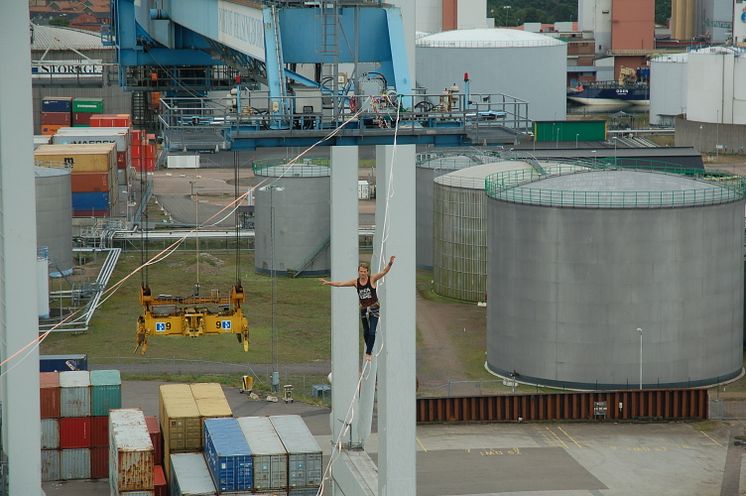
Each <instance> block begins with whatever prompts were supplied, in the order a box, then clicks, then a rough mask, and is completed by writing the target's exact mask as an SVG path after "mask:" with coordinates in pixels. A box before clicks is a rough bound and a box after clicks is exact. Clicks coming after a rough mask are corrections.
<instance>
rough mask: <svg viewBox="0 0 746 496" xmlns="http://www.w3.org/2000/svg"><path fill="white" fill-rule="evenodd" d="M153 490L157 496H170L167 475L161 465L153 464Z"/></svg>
mask: <svg viewBox="0 0 746 496" xmlns="http://www.w3.org/2000/svg"><path fill="white" fill-rule="evenodd" d="M153 492H154V493H155V496H168V485H167V484H166V475H165V474H164V473H163V467H162V466H161V465H155V466H153Z"/></svg>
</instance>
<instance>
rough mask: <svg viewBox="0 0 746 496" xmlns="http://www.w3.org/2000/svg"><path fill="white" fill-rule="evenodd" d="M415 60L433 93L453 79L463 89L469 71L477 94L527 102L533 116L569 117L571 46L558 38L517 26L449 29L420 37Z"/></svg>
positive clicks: (425, 85)
mask: <svg viewBox="0 0 746 496" xmlns="http://www.w3.org/2000/svg"><path fill="white" fill-rule="evenodd" d="M416 62H417V84H418V86H420V87H423V88H425V89H426V91H427V93H428V94H440V93H442V92H443V90H444V88H448V87H451V86H452V85H453V84H454V83H455V84H457V85H458V86H459V87H461V90H462V91H463V90H464V88H463V85H464V83H463V76H464V73H468V74H469V77H470V81H471V83H470V92H471V93H472V94H476V93H482V94H494V93H502V94H506V95H509V96H511V97H515V98H518V99H521V100H524V101H527V102H528V104H529V105H528V117H529V119H532V120H563V119H565V117H566V113H567V104H566V80H567V45H566V44H565V43H564V42H563V41H561V40H558V39H556V38H551V37H549V36H545V35H542V34H537V33H527V32H524V31H519V30H516V29H495V28H493V29H465V30H456V31H447V32H443V33H437V34H433V35H430V36H425V37H423V38H419V39H418V40H417V57H416ZM491 103H492V104H493V105H494V104H495V102H491ZM497 110H503V109H502V108H500V109H497ZM504 110H505V111H508V112H511V111H513V109H511V108H506V109H504Z"/></svg>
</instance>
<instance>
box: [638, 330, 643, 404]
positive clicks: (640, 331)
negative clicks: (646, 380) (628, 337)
mask: <svg viewBox="0 0 746 496" xmlns="http://www.w3.org/2000/svg"><path fill="white" fill-rule="evenodd" d="M637 332H639V333H640V391H642V328H640V327H638V328H637Z"/></svg>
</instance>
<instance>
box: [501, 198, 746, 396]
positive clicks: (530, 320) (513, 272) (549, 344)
mask: <svg viewBox="0 0 746 496" xmlns="http://www.w3.org/2000/svg"><path fill="white" fill-rule="evenodd" d="M487 210H488V222H487V230H488V233H489V234H488V240H489V243H488V246H489V249H488V260H489V263H488V288H487V290H488V303H487V362H488V366H489V368H490V369H491V370H493V371H495V372H498V373H500V374H510V373H511V372H512V371H516V372H517V373H518V374H519V380H526V381H528V382H533V381H536V382H539V383H542V384H554V385H566V386H575V387H581V388H595V387H599V388H614V387H620V388H622V387H628V385H635V384H638V381H639V360H640V356H639V353H640V344H639V343H640V341H639V339H640V338H639V334H638V332H637V331H636V329H637V328H638V327H639V328H642V329H643V342H644V353H643V376H644V378H643V382H644V383H645V384H646V385H647V386H646V387H658V385H660V386H675V385H687V384H689V385H700V384H702V385H704V384H712V383H715V382H718V381H722V380H724V379H727V378H730V377H735V376H736V375H738V374H739V373H740V371H741V367H742V359H743V356H742V344H743V312H744V309H743V301H744V294H743V293H744V287H743V285H744V275H743V212H744V205H743V202H734V203H730V204H724V205H716V206H709V207H692V208H666V209H615V210H612V209H600V210H599V209H586V208H576V209H572V208H550V207H537V206H528V205H519V204H512V203H505V202H499V201H497V200H493V199H488V206H487Z"/></svg>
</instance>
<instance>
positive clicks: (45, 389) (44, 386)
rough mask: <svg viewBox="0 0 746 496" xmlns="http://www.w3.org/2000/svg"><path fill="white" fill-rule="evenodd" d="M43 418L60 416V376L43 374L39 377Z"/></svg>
mask: <svg viewBox="0 0 746 496" xmlns="http://www.w3.org/2000/svg"><path fill="white" fill-rule="evenodd" d="M39 387H40V389H39V394H40V403H39V404H40V407H41V408H40V410H41V418H43V419H45V418H57V417H59V416H60V374H59V373H58V372H42V373H41V375H40V376H39Z"/></svg>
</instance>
